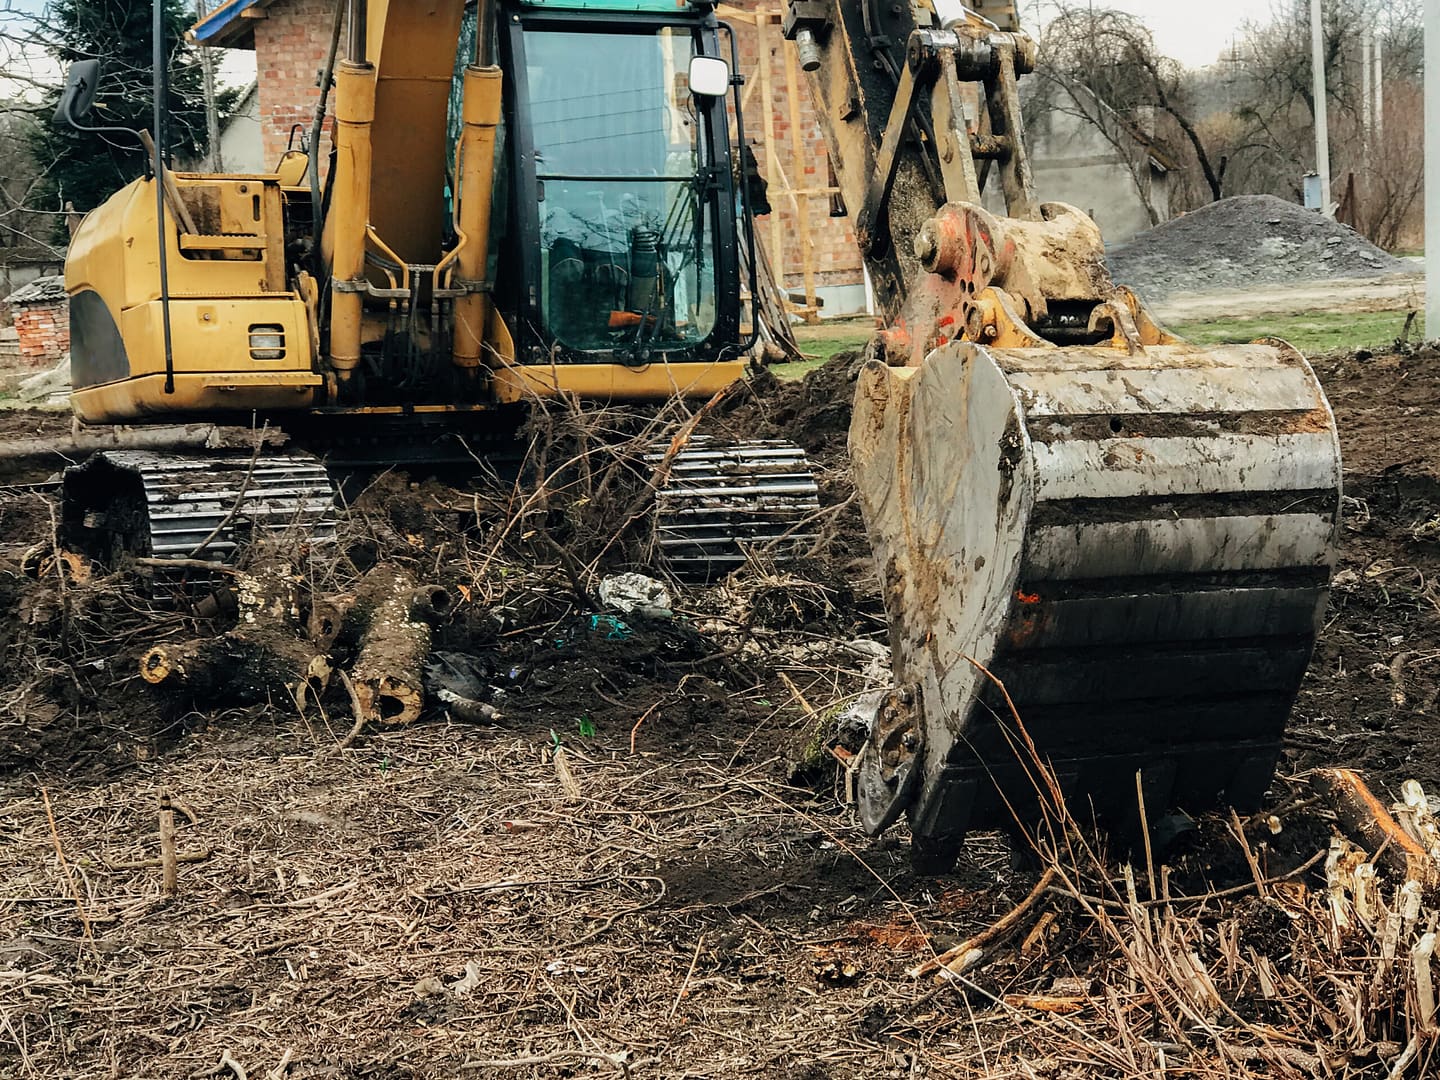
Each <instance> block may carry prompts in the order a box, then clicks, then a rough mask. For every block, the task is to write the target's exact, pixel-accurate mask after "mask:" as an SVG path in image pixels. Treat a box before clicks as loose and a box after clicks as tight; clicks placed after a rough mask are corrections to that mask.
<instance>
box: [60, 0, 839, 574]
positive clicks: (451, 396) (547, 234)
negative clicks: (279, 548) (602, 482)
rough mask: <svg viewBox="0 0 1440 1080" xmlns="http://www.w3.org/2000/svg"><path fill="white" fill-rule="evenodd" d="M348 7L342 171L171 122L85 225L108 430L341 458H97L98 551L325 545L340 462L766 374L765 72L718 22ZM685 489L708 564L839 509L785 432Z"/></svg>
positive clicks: (76, 499) (92, 491)
mask: <svg viewBox="0 0 1440 1080" xmlns="http://www.w3.org/2000/svg"><path fill="white" fill-rule="evenodd" d="M341 8H342V10H340V11H337V17H336V18H335V20H334V41H333V42H332V47H331V57H332V66H331V70H327V72H326V73H325V77H324V78H323V79H322V84H323V89H322V90H321V91H320V92H321V93H322V94H325V93H327V92H328V88H329V85H330V82H331V75H332V74H333V82H334V88H335V99H334V105H335V109H334V113H335V116H334V131H333V138H332V143H333V148H332V153H331V155H330V161H329V168H328V170H322V169H321V167H320V166H321V164H322V163H321V162H320V160H319V157H320V153H319V147H318V146H314V147H311V154H310V155H309V157H307V156H306V155H305V154H303V153H299V152H296V153H293V154H287V155H286V157H285V159H284V160H282V161H281V162H280V164H279V167H278V168H277V170H276V172H275V173H273V174H259V175H233V174H222V175H213V174H204V173H185V172H175V171H173V170H171V169H170V168H169V167H168V165H167V163H166V161H165V155H164V153H163V147H164V145H165V139H164V137H163V130H164V125H165V117H164V116H163V115H162V114H161V112H160V110H159V108H158V107H157V109H156V114H155V118H154V127H155V130H156V131H159V132H162V137H161V138H159V139H158V140H155V142H154V144H153V145H152V149H153V154H152V161H151V167H150V175H149V176H147V177H143V178H141V179H137V180H136V181H134V182H133V183H131V184H130V185H128V186H127V187H125V188H124V189H122V190H121V191H119V192H118V193H116V194H115V195H114V196H112V197H111V198H110V199H109V200H108V201H106V202H105V203H104V204H103V205H101V206H100V207H98V208H97V209H96V210H94V211H93V212H91V213H90V214H89V215H88V216H87V217H86V218H85V219H84V221H83V222H82V224H81V225H80V227H79V228H78V230H77V231H76V233H75V235H74V237H73V238H72V241H71V244H70V251H69V257H68V259H67V262H66V271H65V273H66V287H67V291H68V292H69V295H70V311H71V371H72V378H73V387H74V389H73V393H72V395H71V403H72V407H73V409H74V412H75V414H76V416H77V417H78V418H79V419H80V420H81V421H83V422H85V423H133V422H137V421H138V422H147V421H148V422H154V421H157V420H170V421H172V422H173V421H174V420H176V419H184V420H186V421H193V420H203V419H214V420H218V421H221V422H228V423H231V424H234V423H236V422H237V421H238V422H241V423H246V422H252V418H254V422H256V423H257V426H258V424H259V423H261V422H263V423H266V424H269V425H271V426H272V427H274V428H278V429H283V430H284V432H285V433H286V434H287V435H288V436H289V437H290V440H291V445H292V447H294V446H298V447H300V448H302V449H304V450H306V451H308V452H309V453H308V454H298V453H295V452H289V453H285V454H270V453H266V454H264V455H261V456H260V457H259V458H257V459H255V460H251V457H252V455H249V454H237V455H232V456H230V457H225V456H223V455H203V456H195V455H189V456H187V455H175V454H163V453H157V452H148V451H146V452H141V451H117V452H109V453H105V454H99V455H96V456H95V457H94V458H92V459H91V460H89V461H88V462H86V463H85V464H84V465H83V466H81V467H78V468H75V469H71V470H69V471H68V472H67V475H66V477H65V484H64V514H63V517H64V528H63V532H64V534H65V535H64V539H65V541H66V543H67V544H69V545H71V546H72V547H74V548H76V549H78V550H81V551H83V552H85V553H87V554H90V555H92V556H94V557H96V558H100V559H102V560H103V561H112V560H113V559H114V558H116V557H118V556H120V555H121V554H123V553H125V552H129V553H133V554H139V555H144V556H160V557H164V556H183V555H185V554H186V553H187V552H188V551H190V550H193V549H194V547H195V546H196V545H197V544H198V543H200V542H201V541H202V540H206V539H207V538H208V545H207V550H208V551H210V552H212V553H219V554H223V553H224V552H226V551H229V550H232V549H233V548H234V546H235V545H236V544H237V543H238V542H239V541H238V539H237V536H236V528H237V522H238V523H241V524H243V525H244V526H245V527H248V528H252V529H253V528H255V527H261V528H264V527H267V526H273V527H280V526H288V525H292V524H295V523H297V522H299V523H302V524H308V525H311V526H312V527H321V528H323V527H325V524H326V520H327V516H328V515H329V514H330V512H331V506H332V502H333V497H332V488H331V481H330V479H329V477H328V476H327V471H326V468H325V466H324V465H323V464H322V462H321V459H320V456H323V457H324V459H325V461H326V462H328V463H329V464H331V465H336V464H339V465H347V464H348V465H377V464H388V463H395V462H397V461H405V460H407V459H409V460H418V461H424V462H433V461H435V460H437V459H441V458H444V457H445V456H446V455H449V456H450V457H453V458H455V459H457V460H466V459H468V458H469V456H470V454H471V452H472V451H474V452H490V451H495V450H497V449H503V448H504V447H505V446H506V445H507V444H508V445H513V442H514V437H515V434H516V431H517V429H518V428H519V426H520V423H521V421H522V420H523V418H524V415H525V410H526V407H527V405H529V404H531V403H533V402H535V401H536V400H537V399H542V398H546V397H554V396H557V395H565V396H567V397H573V398H578V399H581V400H584V401H592V402H620V403H635V402H647V401H652V402H654V401H663V400H666V399H670V398H673V397H683V398H697V399H706V398H709V397H711V396H712V395H714V394H715V393H716V392H718V391H720V390H722V389H723V388H725V387H727V386H728V385H730V384H731V383H732V382H734V381H735V380H736V379H738V378H740V377H741V376H742V375H743V374H744V372H745V370H746V367H747V361H748V354H749V350H750V346H751V344H752V342H753V336H752V335H750V334H748V333H742V311H741V285H742V279H743V276H744V275H743V273H742V261H744V253H745V251H746V250H747V249H748V247H749V246H750V242H751V238H750V219H751V215H750V213H749V199H750V197H751V192H750V189H749V186H748V185H746V184H743V183H739V182H738V181H737V170H736V169H735V168H733V167H732V162H733V161H734V160H735V151H734V148H735V147H736V146H740V145H743V144H744V128H743V113H742V110H741V107H740V104H741V103H740V98H739V94H738V87H739V85H740V82H741V80H740V79H739V78H738V77H737V76H735V75H734V74H733V66H732V65H733V63H734V60H735V56H736V47H735V43H734V39H733V35H732V34H731V33H730V29H729V27H728V26H726V25H725V24H724V23H723V22H721V21H720V20H719V19H718V18H717V17H716V15H715V12H714V9H713V4H711V3H709V2H706V0H699V2H696V3H693V4H692V3H680V4H678V5H677V4H676V3H674V2H673V0H482V2H481V3H479V4H478V5H476V4H473V3H472V4H470V5H467V4H466V3H465V2H464V0H440V2H436V3H427V4H412V3H401V2H395V3H387V2H384V0H370V2H369V3H366V2H365V0H342V3H341ZM157 10H158V8H157ZM342 14H343V16H344V18H343V21H342V19H341V18H340V17H339V16H340V15H342ZM342 27H343V33H342ZM342 37H343V48H342V40H341V39H342ZM158 40H160V38H159V36H158V35H157V41H158ZM462 42H473V46H462V45H461V43H462ZM337 53H338V54H339V56H338V62H334V61H335V60H336V58H337ZM727 57H728V59H727ZM164 70H165V67H164V57H163V56H157V58H156V63H155V71H156V73H157V77H158V78H161V79H163V75H164ZM100 78H101V73H100V71H99V63H98V62H96V61H87V62H84V63H81V64H77V65H75V67H74V68H73V69H72V70H71V72H70V74H69V79H68V83H67V88H66V92H65V95H64V97H63V99H62V101H61V103H60V106H59V108H58V109H57V120H58V121H59V122H62V123H67V124H71V125H73V126H76V127H79V128H81V129H82V130H84V129H86V127H87V120H88V114H89V113H90V111H91V102H92V101H93V98H94V95H95V91H96V86H97V84H98V82H99V80H100ZM164 98H165V95H164V93H163V83H162V84H159V85H157V89H156V95H155V100H156V101H157V102H160V101H163V100H164ZM727 100H728V103H729V109H728V110H727ZM318 115H322V116H323V115H324V99H323V98H322V100H321V107H320V109H319V110H318ZM91 130H95V129H93V128H92V129H91ZM317 131H318V125H317ZM129 134H132V135H138V136H141V137H143V138H149V135H148V133H129ZM317 141H318V140H317ZM312 157H313V158H314V159H315V160H310V158H312ZM322 172H323V173H324V182H323V184H322V183H321V182H320V181H319V177H320V176H321V174H322ZM750 265H751V266H752V267H753V260H752V261H751V262H750ZM750 276H751V280H750V282H749V284H750V287H751V292H752V294H753V291H754V275H753V270H752V271H751V275H750ZM669 477H670V479H669V481H668V482H667V483H666V485H665V487H664V488H663V489H662V490H661V492H660V497H659V500H658V505H659V507H660V509H661V521H660V529H659V533H658V543H659V546H660V548H661V549H662V551H663V553H664V554H665V555H666V556H667V562H668V563H669V565H670V566H671V567H672V568H674V569H677V570H691V571H695V572H701V573H707V572H714V571H715V570H717V569H728V568H730V567H732V566H733V565H734V564H735V563H736V562H737V561H740V560H742V559H743V558H744V554H743V552H742V551H741V549H740V545H741V543H742V542H744V543H761V542H764V541H766V540H769V539H774V538H776V537H778V536H780V535H782V534H784V533H785V532H786V531H787V530H791V529H792V528H793V526H794V525H795V524H796V522H797V521H799V520H802V519H803V518H804V517H805V516H806V515H807V514H809V513H811V512H813V511H814V510H815V509H816V508H817V507H818V503H817V501H816V493H815V492H816V489H815V485H814V481H813V479H812V478H811V477H810V475H809V471H808V468H807V467H806V464H805V461H804V457H803V454H801V453H800V452H799V451H798V449H796V448H795V447H793V446H789V445H785V444H779V443H770V442H762V443H754V444H746V445H742V446H732V447H724V448H720V447H715V446H706V445H703V444H699V443H697V444H695V445H692V446H690V447H689V448H687V449H686V450H685V451H684V452H683V453H682V454H681V455H680V457H679V458H678V459H677V460H674V461H673V462H670V463H669ZM237 502H238V504H239V505H240V506H241V509H242V512H241V513H240V514H238V515H237V514H236V513H235V511H234V507H235V506H236V505H237ZM216 529H219V530H220V535H218V536H216V535H215V530H216Z"/></svg>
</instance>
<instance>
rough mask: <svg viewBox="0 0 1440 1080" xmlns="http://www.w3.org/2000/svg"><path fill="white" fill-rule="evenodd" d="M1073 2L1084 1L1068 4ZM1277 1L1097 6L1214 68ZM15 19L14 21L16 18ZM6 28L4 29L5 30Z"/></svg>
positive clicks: (35, 73) (1032, 13)
mask: <svg viewBox="0 0 1440 1080" xmlns="http://www.w3.org/2000/svg"><path fill="white" fill-rule="evenodd" d="M1068 2H1069V3H1076V2H1081V0H1068ZM1273 2H1275V0H1203V2H1196V0H1097V2H1096V4H1095V6H1096V7H1113V8H1120V9H1121V10H1124V11H1129V12H1133V13H1134V14H1136V15H1138V16H1140V17H1141V18H1142V19H1144V20H1145V21H1146V22H1147V23H1148V24H1149V25H1150V27H1151V29H1152V30H1154V32H1155V40H1156V42H1157V44H1158V45H1159V47H1160V51H1161V52H1162V53H1164V54H1165V55H1167V56H1172V57H1174V58H1175V59H1176V60H1179V61H1180V62H1181V63H1182V64H1185V65H1186V66H1188V67H1204V66H1205V65H1207V64H1213V63H1214V62H1215V61H1216V60H1217V59H1219V57H1220V56H1221V54H1222V53H1224V52H1226V51H1227V50H1228V49H1229V48H1230V44H1231V42H1232V41H1233V40H1234V39H1235V37H1236V35H1237V34H1239V33H1240V30H1241V28H1242V27H1243V26H1244V24H1245V22H1246V21H1247V20H1264V19H1265V17H1266V16H1268V15H1269V14H1270V9H1271V4H1272V3H1273ZM1022 3H1023V4H1024V10H1025V22H1026V25H1027V26H1028V27H1030V28H1032V29H1033V28H1034V27H1035V26H1036V24H1037V21H1038V20H1037V17H1036V12H1037V9H1038V10H1040V11H1041V12H1043V9H1044V8H1045V7H1047V6H1048V4H1047V2H1046V0H1022ZM43 6H44V4H43V0H9V3H8V4H7V3H6V2H5V0H0V8H8V10H9V11H10V12H12V13H14V12H15V11H17V10H18V11H21V12H27V11H30V12H33V11H38V10H40V9H41V8H42V7H43ZM10 18H11V19H13V18H14V15H13V14H12V15H11V16H10ZM5 28H6V27H5V26H4V25H0V30H4V29H5ZM7 69H8V70H9V71H13V72H15V73H16V74H27V75H29V76H31V77H38V78H53V77H54V76H55V71H54V65H53V64H51V63H48V62H47V59H46V58H45V57H43V56H35V55H26V54H25V53H24V52H22V53H20V54H18V55H17V53H16V52H15V51H10V52H9V55H5V54H4V50H0V93H13V92H19V91H20V90H21V89H22V88H21V86H19V85H17V84H14V83H11V81H10V80H7V79H5V78H4V75H5V73H6V71H7ZM253 72H254V58H253V54H245V53H240V54H232V55H231V56H229V57H228V60H227V62H226V63H224V64H223V66H222V75H221V78H222V81H225V82H231V83H238V82H246V81H248V80H249V79H251V78H253V77H254V75H253Z"/></svg>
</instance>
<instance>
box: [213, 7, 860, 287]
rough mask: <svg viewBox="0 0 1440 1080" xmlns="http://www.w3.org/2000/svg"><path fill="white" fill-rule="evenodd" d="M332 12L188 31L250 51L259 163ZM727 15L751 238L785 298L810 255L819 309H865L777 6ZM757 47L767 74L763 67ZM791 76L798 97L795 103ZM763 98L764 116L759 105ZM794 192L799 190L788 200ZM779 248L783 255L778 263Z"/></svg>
mask: <svg viewBox="0 0 1440 1080" xmlns="http://www.w3.org/2000/svg"><path fill="white" fill-rule="evenodd" d="M334 10H335V7H334V0H226V2H225V3H221V4H219V5H217V6H216V7H215V8H214V10H213V11H211V12H210V13H209V14H208V15H206V16H204V17H203V18H202V19H201V20H200V21H199V22H198V23H196V24H195V26H194V28H193V29H192V30H191V37H192V38H193V39H194V40H195V41H196V42H198V43H200V44H203V45H215V46H224V47H227V48H236V49H250V50H253V51H254V53H255V67H256V83H257V88H256V94H257V104H258V115H259V123H260V139H261V145H262V158H263V160H264V161H266V162H269V163H272V167H273V163H274V162H276V161H279V160H280V156H281V154H283V153H284V152H285V148H286V146H287V145H288V143H289V140H290V136H291V131H292V129H293V128H294V126H295V125H296V124H300V125H303V128H304V130H305V131H307V132H308V130H309V128H310V125H311V123H312V122H313V119H314V109H315V95H316V93H317V91H316V83H317V81H318V78H319V73H320V71H321V69H322V68H323V67H324V66H325V55H326V51H327V49H328V46H329V40H330V27H331V19H332V18H333V15H334ZM732 14H733V15H734V16H735V17H734V20H733V25H734V27H735V33H736V37H737V44H738V45H739V49H740V56H741V68H742V73H743V74H744V75H745V78H746V84H747V86H746V90H747V93H746V108H745V118H746V127H745V133H746V137H747V141H748V142H749V143H750V144H751V147H752V149H753V150H754V151H755V155H756V158H757V161H758V164H759V166H760V171H761V175H763V176H767V177H768V178H770V181H771V191H770V203H771V206H772V207H773V210H772V213H771V214H770V215H767V217H762V218H760V219H759V220H758V221H757V223H756V224H757V227H756V232H757V235H758V236H759V238H760V240H761V242H762V243H764V244H765V245H766V249H767V251H769V253H770V255H771V263H772V265H773V266H774V267H775V269H776V271H777V273H783V275H784V278H783V284H784V286H785V287H786V288H787V289H788V290H789V291H790V292H791V293H801V294H803V293H804V291H805V288H806V276H807V275H806V264H807V259H806V252H807V251H808V253H809V259H808V264H809V270H810V274H809V277H810V279H811V281H812V282H813V288H814V289H815V292H816V294H817V296H819V297H820V298H821V299H822V300H823V301H824V307H823V313H824V314H826V315H843V314H852V313H856V312H863V311H865V310H866V296H867V293H866V289H865V284H864V270H863V269H862V263H861V259H860V254H859V251H858V250H857V248H856V247H855V239H854V234H853V233H852V232H851V229H850V222H849V219H848V218H832V217H830V215H829V206H830V200H829V196H828V193H827V191H826V187H827V183H828V179H829V165H828V158H827V156H826V152H825V143H824V139H823V138H822V136H821V134H820V128H819V126H818V124H817V123H816V121H815V114H814V110H813V107H812V105H811V102H810V94H809V91H808V89H807V88H806V86H805V84H804V81H803V76H801V75H799V74H798V70H797V65H796V63H795V60H794V57H793V56H792V57H790V58H789V60H788V61H787V58H786V51H787V50H792V51H793V46H792V45H790V44H789V43H788V42H786V41H785V40H784V39H783V37H782V36H781V33H780V5H778V4H775V3H773V0H772V3H770V4H769V5H766V4H762V3H758V2H756V0H740V2H739V3H737V4H735V5H734V7H733V12H732ZM762 42H763V49H762ZM762 51H763V53H764V57H765V59H766V61H767V69H762V68H761V66H760V63H759V61H760V57H761V53H762ZM792 80H793V85H794V86H795V87H796V89H797V91H798V92H797V93H796V94H794V100H793V101H792V100H791V97H792V95H791V93H790V86H791V84H792ZM766 96H768V97H769V98H770V100H771V107H770V109H769V110H768V115H767V114H766V113H767V111H766V110H765V109H764V108H763V106H762V102H763V101H764V99H765V97H766ZM332 103H333V98H332ZM327 130H328V129H327ZM796 131H798V132H799V135H798V138H797V137H796V135H795V134H794V133H795V132H796ZM772 154H773V158H772ZM792 190H794V191H797V192H799V193H798V194H787V192H790V191H792ZM772 218H773V221H772V220H770V219H772ZM777 247H778V248H779V249H780V250H781V251H782V253H783V256H784V257H783V259H781V258H777V257H776V250H777Z"/></svg>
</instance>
